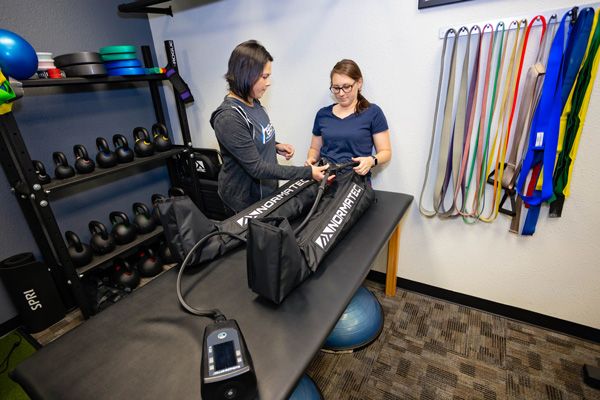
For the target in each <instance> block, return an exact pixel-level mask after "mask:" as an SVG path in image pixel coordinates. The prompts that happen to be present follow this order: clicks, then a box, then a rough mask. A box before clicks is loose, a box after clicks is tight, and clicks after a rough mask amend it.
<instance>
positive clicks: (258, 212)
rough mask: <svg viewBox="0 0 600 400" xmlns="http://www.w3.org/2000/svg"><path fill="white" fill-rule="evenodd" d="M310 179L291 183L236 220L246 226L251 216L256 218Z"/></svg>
mask: <svg viewBox="0 0 600 400" xmlns="http://www.w3.org/2000/svg"><path fill="white" fill-rule="evenodd" d="M309 182H310V181H308V180H306V179H300V180H298V181H296V182H294V183H293V184H291V185H290V186H289V187H288V188H287V189H285V190H283V191H282V192H280V193H278V194H277V195H275V196H273V197H271V198H270V199H269V200H267V201H265V202H264V203H263V204H262V205H260V206H258V207H256V208H255V209H254V210H252V211H250V212H249V213H248V214H246V215H244V216H243V217H242V218H240V219H238V220H237V221H236V222H237V223H238V225H239V226H242V227H244V226H246V224H247V223H248V220H249V219H251V218H257V217H259V216H261V215H262V214H263V213H265V212H267V211H269V209H270V208H272V207H273V206H274V205H276V204H277V203H279V202H280V201H281V200H283V199H285V198H286V197H289V196H290V195H293V194H294V193H295V192H296V191H297V190H298V189H299V188H301V187H302V186H304V185H306V184H307V183H309Z"/></svg>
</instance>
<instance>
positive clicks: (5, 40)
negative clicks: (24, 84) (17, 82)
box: [0, 29, 38, 79]
mask: <svg viewBox="0 0 600 400" xmlns="http://www.w3.org/2000/svg"><path fill="white" fill-rule="evenodd" d="M37 67H38V58H37V54H35V49H34V48H33V47H32V46H31V45H30V44H29V42H28V41H27V40H25V39H23V38H22V37H21V36H19V35H17V34H16V33H14V32H11V31H7V30H6V29H0V69H1V70H2V72H3V73H4V74H5V75H6V76H12V77H13V78H15V79H27V78H29V77H31V76H32V75H33V74H35V72H36V71H37Z"/></svg>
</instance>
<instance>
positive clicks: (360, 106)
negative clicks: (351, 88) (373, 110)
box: [356, 90, 371, 114]
mask: <svg viewBox="0 0 600 400" xmlns="http://www.w3.org/2000/svg"><path fill="white" fill-rule="evenodd" d="M356 99H357V100H358V102H357V103H356V113H357V114H360V113H361V112H363V111H365V110H366V109H367V108H369V106H370V105H371V103H369V100H367V99H366V98H365V96H363V95H362V93H361V92H360V90H359V91H358V96H356Z"/></svg>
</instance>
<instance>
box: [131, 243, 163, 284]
mask: <svg viewBox="0 0 600 400" xmlns="http://www.w3.org/2000/svg"><path fill="white" fill-rule="evenodd" d="M137 256H138V257H139V260H138V263H137V269H138V271H140V275H141V276H144V277H150V276H156V275H158V274H160V273H161V272H162V270H163V265H164V264H163V262H162V260H161V259H160V258H159V257H157V256H156V255H154V251H152V249H142V250H139V251H138V252H137Z"/></svg>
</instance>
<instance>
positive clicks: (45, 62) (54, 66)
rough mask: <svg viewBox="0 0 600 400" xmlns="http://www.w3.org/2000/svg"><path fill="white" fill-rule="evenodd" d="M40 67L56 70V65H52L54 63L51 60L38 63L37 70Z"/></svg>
mask: <svg viewBox="0 0 600 400" xmlns="http://www.w3.org/2000/svg"><path fill="white" fill-rule="evenodd" d="M40 67H50V68H56V65H54V61H52V60H48V61H46V60H40V61H38V69H40Z"/></svg>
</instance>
